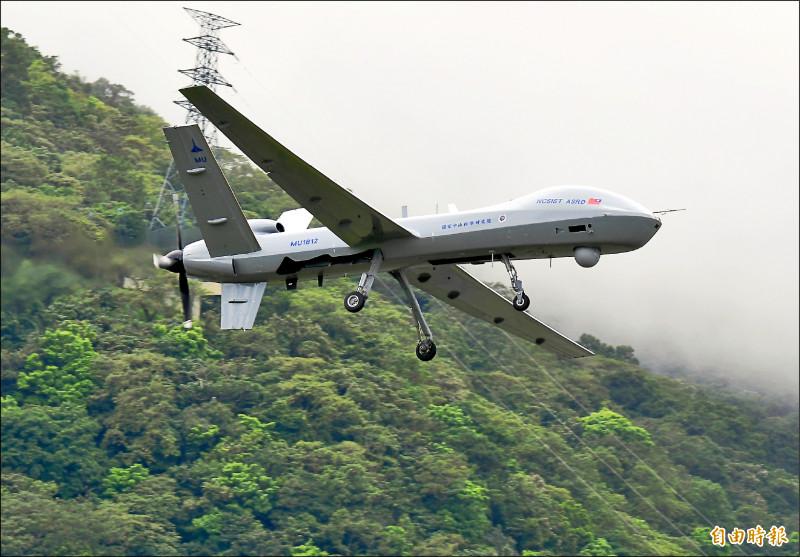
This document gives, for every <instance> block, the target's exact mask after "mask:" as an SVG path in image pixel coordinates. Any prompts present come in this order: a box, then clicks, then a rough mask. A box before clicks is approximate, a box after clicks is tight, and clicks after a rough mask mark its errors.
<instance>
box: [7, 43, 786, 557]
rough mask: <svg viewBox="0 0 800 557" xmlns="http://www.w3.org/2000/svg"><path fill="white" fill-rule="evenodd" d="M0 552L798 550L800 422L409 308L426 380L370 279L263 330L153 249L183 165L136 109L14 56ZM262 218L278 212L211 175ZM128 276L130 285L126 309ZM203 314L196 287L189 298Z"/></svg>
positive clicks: (19, 50) (758, 400) (627, 355)
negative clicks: (189, 314)
mask: <svg viewBox="0 0 800 557" xmlns="http://www.w3.org/2000/svg"><path fill="white" fill-rule="evenodd" d="M2 125H3V137H2V248H3V258H2V548H1V550H2V554H4V555H6V554H8V555H11V554H43V555H78V554H80V555H209V554H222V555H246V554H283V555H326V554H329V555H333V554H342V555H355V554H385V555H446V554H459V555H478V554H480V555H510V554H524V555H547V554H570V555H613V554H620V555H626V554H627V555H642V554H660V555H679V554H707V555H711V554H733V553H739V551H738V550H737V549H736V548H733V549H732V548H731V545H730V544H726V545H725V547H722V548H721V547H718V546H715V545H713V544H712V543H711V541H712V538H711V535H710V533H711V531H712V529H714V528H715V527H716V526H720V527H722V528H726V529H727V531H728V532H731V531H733V529H734V528H740V529H744V530H747V529H748V528H753V527H755V526H756V525H760V526H762V527H763V528H764V529H765V530H769V529H770V527H771V526H773V525H775V526H778V527H780V526H783V527H785V530H786V535H787V538H789V540H790V541H789V542H787V543H785V544H783V545H782V546H781V547H775V546H772V545H770V544H769V543H768V542H767V541H766V540H765V541H764V542H763V547H759V546H758V545H755V544H747V543H745V544H743V545H742V546H741V549H742V550H743V551H744V553H746V554H773V555H774V554H786V555H796V554H797V552H798V535H797V530H798V421H797V420H798V415H797V408H796V406H789V407H786V406H782V405H780V404H777V403H774V402H771V401H770V400H769V399H767V398H765V397H763V396H759V395H754V394H753V393H749V394H745V393H738V394H737V393H732V392H727V393H724V395H723V394H720V393H716V392H714V391H713V390H710V389H706V388H699V387H697V386H693V385H691V384H689V383H688V382H686V381H682V380H676V379H672V378H668V377H663V376H655V375H653V374H651V373H650V372H648V371H647V370H645V369H643V368H641V367H639V366H638V365H637V364H638V362H637V361H636V359H635V357H634V355H633V354H634V351H633V349H632V348H631V347H629V346H620V347H616V348H615V347H611V346H608V345H605V344H603V343H602V342H601V341H600V340H599V339H597V338H595V337H592V336H590V335H584V337H583V338H582V341H584V342H585V343H586V344H587V345H591V346H593V347H594V348H595V349H596V350H597V351H598V353H599V354H601V355H598V356H595V357H592V358H587V359H582V360H579V361H561V360H559V359H558V358H556V357H554V356H552V355H550V354H548V353H546V352H542V351H540V350H539V349H537V348H536V347H534V346H531V345H529V344H527V343H523V342H522V341H519V340H516V339H514V338H511V337H508V336H506V335H504V334H503V333H501V332H499V331H498V330H497V329H495V328H493V327H490V326H488V325H486V324H483V323H479V322H477V321H475V320H474V319H472V318H469V317H467V316H465V315H463V314H460V313H459V312H456V311H453V310H451V309H450V308H448V307H446V306H444V305H442V304H440V303H439V302H438V301H436V300H435V299H432V298H429V297H426V296H424V295H423V296H422V297H421V303H422V305H423V309H424V311H426V312H427V315H429V316H430V324H431V326H432V328H433V329H434V331H436V334H437V342H438V343H439V346H440V351H439V355H438V356H437V357H436V359H435V360H433V361H432V362H429V363H422V362H420V361H419V360H417V358H416V357H415V356H414V353H413V347H414V345H415V343H416V339H415V335H414V331H413V328H412V327H411V325H410V315H409V311H408V308H407V307H405V303H404V301H403V299H402V296H401V294H400V292H399V289H398V288H397V286H396V285H394V284H390V283H389V282H388V280H379V281H378V282H377V283H376V288H375V290H374V291H373V295H372V296H371V297H370V301H369V304H368V306H367V308H366V309H365V310H364V311H363V312H361V313H359V314H357V315H353V314H349V313H347V312H345V311H344V310H343V309H342V308H341V300H342V297H343V295H344V293H345V292H347V291H349V290H351V289H352V281H351V280H349V279H343V280H340V281H331V283H329V284H326V288H316V286H315V285H314V286H308V285H305V284H303V285H301V287H300V288H299V289H298V290H296V291H292V292H287V291H284V290H281V289H277V288H272V287H270V288H269V289H268V292H267V294H266V295H265V297H264V302H263V304H262V307H261V309H260V312H259V318H258V320H257V322H256V326H255V328H254V329H253V330H252V331H249V332H246V333H243V332H237V331H220V330H219V326H218V323H219V299H218V298H214V297H205V298H204V299H203V316H202V322H201V323H200V326H199V327H196V328H195V329H193V330H189V331H187V330H184V329H183V328H181V327H180V324H179V317H178V316H179V314H180V311H179V309H178V307H177V304H178V300H177V298H176V296H175V290H176V289H175V277H174V276H171V275H169V274H167V273H156V272H155V270H154V269H152V266H151V265H150V264H149V250H148V248H147V247H144V246H142V243H143V241H144V239H145V227H146V224H147V216H148V214H147V203H148V202H154V201H155V198H156V196H157V194H158V191H159V188H160V185H161V179H162V176H163V174H164V173H165V171H166V169H167V167H168V164H169V154H168V151H167V149H166V147H165V142H164V140H163V137H162V135H161V131H160V127H161V126H162V125H164V123H163V122H162V121H161V120H160V119H159V118H158V117H157V116H156V115H154V114H153V113H152V112H151V111H149V110H147V109H143V108H141V107H138V106H136V105H135V104H134V103H133V99H132V93H131V92H130V91H127V90H126V89H125V88H124V87H122V86H120V85H116V84H111V83H108V82H107V81H106V80H98V81H97V82H95V83H86V82H84V81H83V80H82V79H81V78H79V77H78V76H66V75H64V74H62V73H60V72H59V68H58V62H57V60H56V59H55V58H53V57H46V56H42V55H41V54H40V53H39V52H38V51H37V50H36V49H35V48H32V47H30V46H28V45H27V44H25V41H24V40H23V38H22V37H20V36H19V35H16V34H15V33H13V32H12V31H10V30H8V29H3V31H2ZM222 157H223V163H224V165H225V167H226V173H227V174H228V177H229V179H230V181H231V183H232V184H233V186H234V189H235V190H236V191H237V194H238V195H239V199H240V202H241V203H242V205H243V207H244V208H245V209H247V210H248V211H252V213H251V215H252V216H261V217H269V216H272V217H274V216H276V215H277V214H278V213H279V212H280V211H282V210H284V209H286V208H290V207H291V206H292V204H291V201H290V200H289V199H288V198H287V197H286V196H285V195H283V194H282V193H281V192H280V191H279V190H277V188H275V187H274V185H273V184H271V183H270V181H269V180H268V179H267V178H266V177H265V176H263V174H261V173H258V172H256V171H254V170H253V169H252V167H250V166H249V165H248V164H247V163H246V161H243V160H241V159H240V158H238V157H236V156H234V155H231V154H229V153H223V155H222ZM122 276H134V277H137V278H139V279H141V280H140V288H138V289H123V288H120V284H121V280H120V279H121V277H122ZM193 288H194V290H195V291H196V290H198V288H199V285H196V284H195V285H193Z"/></svg>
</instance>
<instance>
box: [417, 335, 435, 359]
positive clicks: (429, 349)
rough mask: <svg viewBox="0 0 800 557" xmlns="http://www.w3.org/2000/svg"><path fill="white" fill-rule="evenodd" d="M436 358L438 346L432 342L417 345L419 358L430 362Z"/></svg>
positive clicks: (426, 341)
mask: <svg viewBox="0 0 800 557" xmlns="http://www.w3.org/2000/svg"><path fill="white" fill-rule="evenodd" d="M434 356H436V345H435V344H434V343H433V341H432V340H423V341H422V342H420V343H419V344H418V345H417V358H419V359H420V360H422V361H423V362H429V361H431V360H432V359H433V357H434Z"/></svg>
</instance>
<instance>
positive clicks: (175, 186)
mask: <svg viewBox="0 0 800 557" xmlns="http://www.w3.org/2000/svg"><path fill="white" fill-rule="evenodd" d="M183 9H184V10H186V11H187V12H188V13H189V15H190V16H192V17H193V18H194V19H195V21H197V22H198V23H199V24H200V35H199V36H197V37H192V38H190V39H183V40H184V41H186V42H187V43H189V44H191V45H194V46H196V47H197V55H196V59H195V67H194V68H191V69H188V70H178V71H179V72H180V73H182V74H184V75H186V76H188V77H190V78H192V81H193V83H192V85H206V86H207V87H208V88H209V89H211V90H212V91H216V87H217V85H224V86H226V87H232V85H231V84H230V83H228V82H227V81H225V79H223V77H222V75H220V73H219V71H217V62H218V58H219V55H220V54H230V55H233V51H232V50H231V49H230V48H228V47H227V46H226V45H225V43H223V42H222V41H221V40H220V39H219V30H220V29H224V28H226V27H234V26H236V25H240V24H239V23H236V22H235V21H231V20H230V19H225V18H224V17H221V16H218V15H214V14H210V13H208V12H201V11H199V10H193V9H190V8H183ZM173 102H174V103H175V104H177V105H179V106H182V107H184V108H185V109H186V123H187V124H197V125H198V126H199V127H200V131H202V132H203V135H204V136H205V137H206V140H207V141H208V145H209V147H211V150H212V151H213V152H214V153H215V154H218V151H219V144H218V143H217V128H215V127H214V126H209V122H208V120H207V119H206V118H205V117H204V116H203V115H202V114H200V112H198V110H197V109H196V108H195V107H194V106H193V105H192V103H190V102H189V101H187V100H185V99H184V100H179V101H173ZM175 196H177V199H178V206H179V213H180V214H179V215H177V218H178V219H179V223H180V224H181V226H182V225H183V224H184V223H185V222H186V220H187V216H188V217H189V219H190V220H193V219H192V217H191V215H187V213H188V212H190V211H191V209H190V207H189V206H188V205H187V203H186V201H187V197H186V190H185V188H184V187H183V184H182V183H181V180H180V176H179V175H178V171H177V169H176V168H175V161H174V160H172V161H170V164H169V168H168V169H167V173H166V174H165V175H164V183H163V184H162V186H161V193H160V194H159V196H158V201H157V202H156V207H155V209H153V214H152V216H150V232H155V231H157V230H161V229H162V228H164V227H165V225H164V223H163V221H162V219H161V217H162V212H165V214H164V218H167V216H169V217H170V218H171V216H172V210H171V207H172V203H170V200H172V199H175Z"/></svg>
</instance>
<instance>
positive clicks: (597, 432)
mask: <svg viewBox="0 0 800 557" xmlns="http://www.w3.org/2000/svg"><path fill="white" fill-rule="evenodd" d="M580 421H581V423H582V424H583V427H584V432H585V433H586V434H588V435H594V436H597V437H603V436H606V435H616V436H618V437H619V438H620V439H623V440H625V441H638V442H641V443H644V444H645V445H651V446H653V445H654V443H653V441H652V440H651V439H650V434H649V433H648V432H647V430H645V429H643V428H641V427H636V426H635V425H633V424H632V423H631V422H630V420H628V419H627V418H626V417H624V416H622V415H621V414H617V413H616V412H614V411H612V410H609V409H608V408H603V409H602V410H599V411H598V412H592V413H591V414H589V415H588V416H585V417H583V418H580Z"/></svg>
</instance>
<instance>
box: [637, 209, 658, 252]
mask: <svg viewBox="0 0 800 557" xmlns="http://www.w3.org/2000/svg"><path fill="white" fill-rule="evenodd" d="M640 218H641V227H642V233H641V235H640V236H639V242H640V243H639V247H642V246H643V245H645V244H646V243H647V242H649V241H650V240H651V239H652V238H653V236H655V235H656V232H658V231H659V230H661V219H660V218H658V217H657V216H655V215H654V214H652V213H650V214H649V215H647V216H645V215H643V216H642V217H640Z"/></svg>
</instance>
